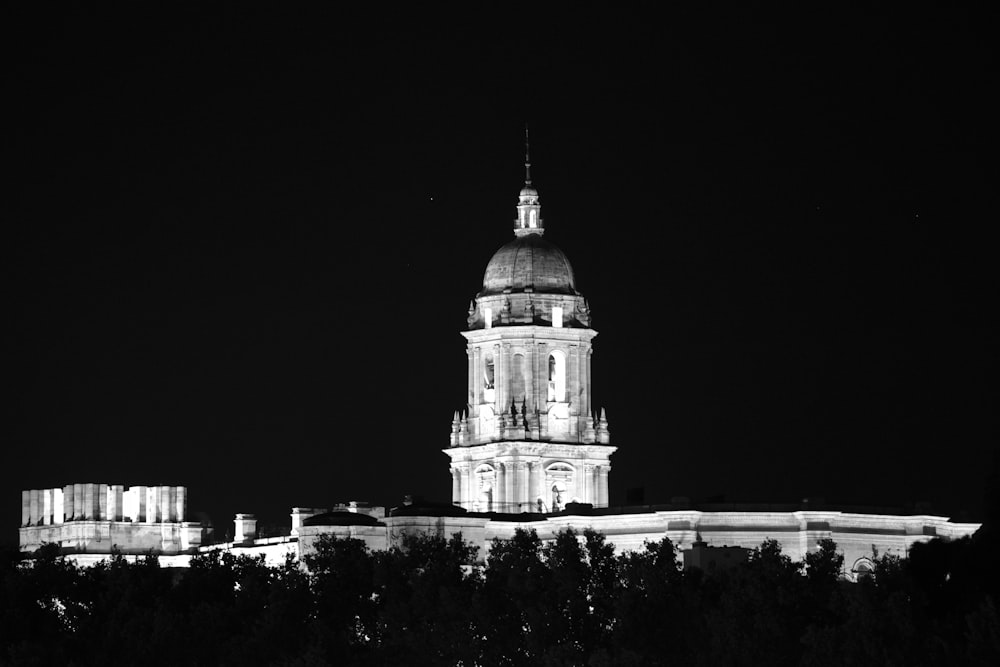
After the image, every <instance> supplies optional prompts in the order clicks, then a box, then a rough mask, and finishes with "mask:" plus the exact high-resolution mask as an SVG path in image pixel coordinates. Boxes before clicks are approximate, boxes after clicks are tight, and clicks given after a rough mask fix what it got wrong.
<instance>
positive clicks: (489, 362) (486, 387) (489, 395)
mask: <svg viewBox="0 0 1000 667" xmlns="http://www.w3.org/2000/svg"><path fill="white" fill-rule="evenodd" d="M493 370H494V369H493V353H492V352H487V353H486V356H485V357H483V400H484V401H486V402H487V403H492V402H493V401H494V400H496V398H495V396H496V390H495V389H494V386H493V378H494V374H493Z"/></svg>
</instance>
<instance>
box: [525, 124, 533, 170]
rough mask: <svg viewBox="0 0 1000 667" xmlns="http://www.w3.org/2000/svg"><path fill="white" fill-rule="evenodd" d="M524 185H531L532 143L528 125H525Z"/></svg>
mask: <svg viewBox="0 0 1000 667" xmlns="http://www.w3.org/2000/svg"><path fill="white" fill-rule="evenodd" d="M524 184H525V185H531V143H530V142H529V141H528V124H527V123H525V124H524Z"/></svg>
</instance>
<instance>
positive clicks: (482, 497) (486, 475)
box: [472, 464, 496, 512]
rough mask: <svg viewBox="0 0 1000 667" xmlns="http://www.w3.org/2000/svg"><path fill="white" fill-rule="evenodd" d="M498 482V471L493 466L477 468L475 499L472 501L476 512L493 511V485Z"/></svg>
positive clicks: (484, 465)
mask: <svg viewBox="0 0 1000 667" xmlns="http://www.w3.org/2000/svg"><path fill="white" fill-rule="evenodd" d="M495 482H496V471H494V470H493V466H490V465H486V464H483V465H481V466H479V467H478V468H476V486H475V489H474V490H475V494H476V495H475V498H474V499H473V501H472V509H473V511H474V512H492V511H493V485H494V483H495Z"/></svg>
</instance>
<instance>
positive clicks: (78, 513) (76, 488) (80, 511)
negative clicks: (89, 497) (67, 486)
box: [73, 484, 87, 520]
mask: <svg viewBox="0 0 1000 667" xmlns="http://www.w3.org/2000/svg"><path fill="white" fill-rule="evenodd" d="M86 513H87V510H86V507H85V506H84V501H83V484H74V485H73V518H74V519H77V520H82V519H83V518H84V516H85V515H86Z"/></svg>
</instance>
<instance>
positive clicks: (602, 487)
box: [597, 466, 610, 507]
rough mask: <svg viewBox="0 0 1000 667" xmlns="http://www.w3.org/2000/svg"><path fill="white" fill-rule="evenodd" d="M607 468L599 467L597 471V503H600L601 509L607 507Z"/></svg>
mask: <svg viewBox="0 0 1000 667" xmlns="http://www.w3.org/2000/svg"><path fill="white" fill-rule="evenodd" d="M609 470H610V469H609V468H608V466H601V467H600V468H599V469H598V474H599V479H600V483H599V486H598V496H597V498H598V502H600V506H601V507H607V506H608V472H609Z"/></svg>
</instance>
